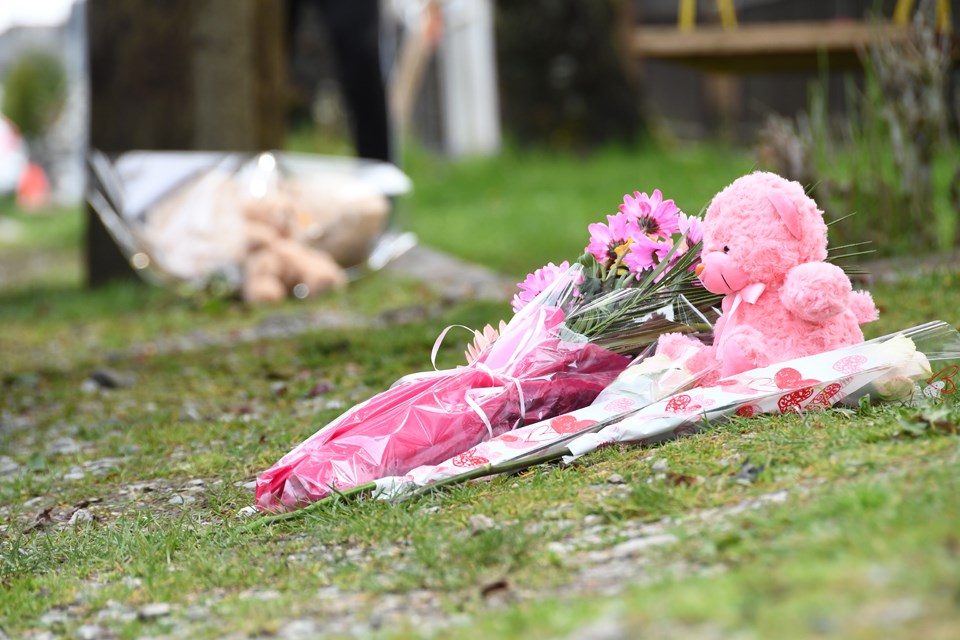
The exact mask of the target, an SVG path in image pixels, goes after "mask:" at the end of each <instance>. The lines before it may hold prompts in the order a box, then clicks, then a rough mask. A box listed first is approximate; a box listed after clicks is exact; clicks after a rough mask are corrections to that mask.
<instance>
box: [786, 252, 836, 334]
mask: <svg viewBox="0 0 960 640" xmlns="http://www.w3.org/2000/svg"><path fill="white" fill-rule="evenodd" d="M851 290H852V286H851V285H850V279H849V278H848V277H847V275H846V274H845V273H844V272H843V269H841V268H840V267H838V266H837V265H834V264H829V263H827V262H807V263H804V264H800V265H797V266H795V267H794V268H792V269H790V271H788V272H787V276H786V278H785V279H784V282H783V287H782V288H781V289H780V302H782V303H783V306H784V307H785V308H786V309H787V310H788V311H790V312H791V313H793V314H794V315H796V316H798V317H800V318H802V319H804V320H807V321H809V322H824V321H825V320H828V319H830V318H832V317H833V316H835V315H837V314H840V313H843V312H844V311H845V310H846V309H847V307H848V305H849V301H850V293H851Z"/></svg>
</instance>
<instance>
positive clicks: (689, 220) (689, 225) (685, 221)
mask: <svg viewBox="0 0 960 640" xmlns="http://www.w3.org/2000/svg"><path fill="white" fill-rule="evenodd" d="M678 222H679V223H680V233H685V234H687V246H688V247H692V246H693V245H695V244H697V243H698V242H700V241H701V240H703V220H701V219H700V218H698V217H697V216H688V215H687V214H685V213H684V212H683V211H681V212H680V217H679V219H678Z"/></svg>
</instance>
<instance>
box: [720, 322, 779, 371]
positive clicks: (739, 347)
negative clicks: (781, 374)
mask: <svg viewBox="0 0 960 640" xmlns="http://www.w3.org/2000/svg"><path fill="white" fill-rule="evenodd" d="M718 359H719V360H720V373H721V375H723V376H724V377H727V376H733V375H736V374H738V373H743V372H744V371H749V370H750V369H756V368H757V367H763V366H766V365H767V364H769V363H770V349H769V348H768V347H767V344H766V341H765V340H764V339H763V335H761V334H760V332H759V331H757V330H756V329H753V328H752V327H739V328H738V329H737V330H736V332H735V333H734V334H733V335H731V336H730V337H729V338H727V340H726V341H725V342H724V343H723V347H722V349H720V352H719V354H718Z"/></svg>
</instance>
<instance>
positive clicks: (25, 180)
mask: <svg viewBox="0 0 960 640" xmlns="http://www.w3.org/2000/svg"><path fill="white" fill-rule="evenodd" d="M49 201H50V182H49V181H48V180H47V174H46V173H44V171H43V169H42V168H41V167H40V165H38V164H37V163H36V162H31V163H30V164H28V165H27V168H26V170H24V172H23V175H22V176H20V185H19V186H18V187H17V205H18V206H19V207H20V208H22V209H25V210H27V211H37V210H38V209H42V208H44V207H45V206H47V203H48V202H49Z"/></svg>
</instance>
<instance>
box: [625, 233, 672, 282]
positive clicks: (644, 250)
mask: <svg viewBox="0 0 960 640" xmlns="http://www.w3.org/2000/svg"><path fill="white" fill-rule="evenodd" d="M663 244H667V245H668V247H669V246H671V245H669V244H668V243H664V242H657V241H656V240H653V239H652V238H649V237H647V236H645V235H643V234H640V236H639V237H638V238H637V240H636V242H633V243H631V245H630V252H629V253H627V255H625V256H624V257H623V264H624V266H625V267H627V268H628V269H629V270H630V271H631V272H632V273H635V274H637V275H638V276H639V274H640V272H641V271H644V270H646V269H652V268H653V267H654V266H656V264H657V263H658V262H659V258H658V257H657V255H658V254H659V251H660V248H661V245H663ZM668 250H669V249H668Z"/></svg>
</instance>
